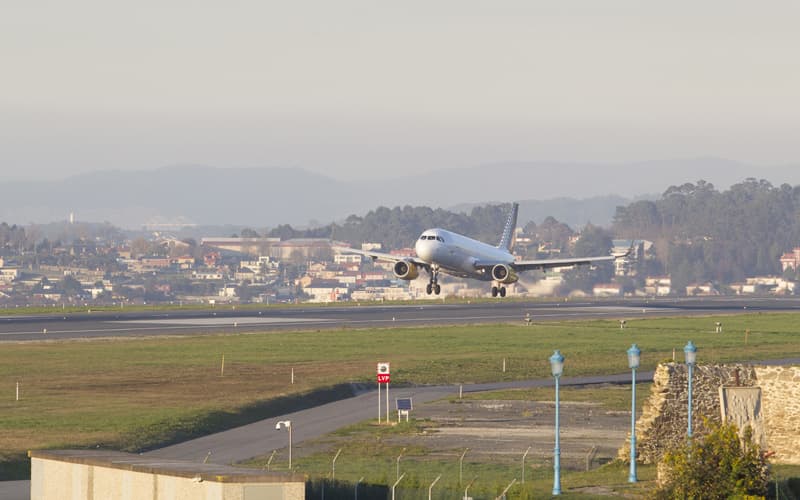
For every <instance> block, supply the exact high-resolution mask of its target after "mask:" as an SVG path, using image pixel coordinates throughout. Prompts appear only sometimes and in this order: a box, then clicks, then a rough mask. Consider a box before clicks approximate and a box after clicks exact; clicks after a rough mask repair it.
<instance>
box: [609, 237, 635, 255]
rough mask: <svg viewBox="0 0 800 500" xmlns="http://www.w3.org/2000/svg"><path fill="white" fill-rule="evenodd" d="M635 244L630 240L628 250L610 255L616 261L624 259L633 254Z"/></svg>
mask: <svg viewBox="0 0 800 500" xmlns="http://www.w3.org/2000/svg"><path fill="white" fill-rule="evenodd" d="M636 244H637V241H636V240H631V247H630V248H629V249H627V250H625V251H624V252H622V253H612V254H611V255H612V256H613V257H614V258H617V259H622V258H624V257H627V256H629V255H630V254H632V253H633V249H634V248H636Z"/></svg>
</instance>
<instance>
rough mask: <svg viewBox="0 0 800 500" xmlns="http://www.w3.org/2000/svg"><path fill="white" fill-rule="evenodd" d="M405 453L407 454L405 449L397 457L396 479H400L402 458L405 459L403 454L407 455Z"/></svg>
mask: <svg viewBox="0 0 800 500" xmlns="http://www.w3.org/2000/svg"><path fill="white" fill-rule="evenodd" d="M405 452H406V449H405V448H403V449H402V450H400V454H399V455H397V475H396V476H395V479H400V458H402V457H403V453H405Z"/></svg>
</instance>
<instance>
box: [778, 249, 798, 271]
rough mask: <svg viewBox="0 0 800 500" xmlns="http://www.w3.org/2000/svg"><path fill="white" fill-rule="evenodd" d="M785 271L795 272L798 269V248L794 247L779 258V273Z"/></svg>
mask: <svg viewBox="0 0 800 500" xmlns="http://www.w3.org/2000/svg"><path fill="white" fill-rule="evenodd" d="M787 269H794V270H795V271H797V270H798V269H800V247H796V248H795V249H794V250H792V251H791V252H789V253H785V254H783V255H782V256H781V271H784V272H785V271H786V270H787Z"/></svg>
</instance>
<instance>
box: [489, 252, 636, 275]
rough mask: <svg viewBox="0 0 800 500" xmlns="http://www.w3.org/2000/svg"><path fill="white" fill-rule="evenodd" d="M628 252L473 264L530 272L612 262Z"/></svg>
mask: <svg viewBox="0 0 800 500" xmlns="http://www.w3.org/2000/svg"><path fill="white" fill-rule="evenodd" d="M629 253H630V252H625V253H624V254H615V255H605V256H602V257H569V258H566V259H535V260H517V261H514V262H511V263H505V262H492V261H477V262H475V264H474V265H475V268H476V269H491V268H492V267H494V266H496V265H497V264H508V265H510V266H511V267H512V268H513V269H514V270H515V271H532V270H534V269H540V270H544V269H550V268H553V267H567V266H580V265H586V264H596V263H599V262H613V261H615V260H617V259H620V258H622V257H626V256H627V255H628V254H629Z"/></svg>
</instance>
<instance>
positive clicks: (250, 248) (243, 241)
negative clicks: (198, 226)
mask: <svg viewBox="0 0 800 500" xmlns="http://www.w3.org/2000/svg"><path fill="white" fill-rule="evenodd" d="M280 241H281V239H280V238H202V239H201V240H200V244H201V245H202V246H204V247H211V248H218V249H220V250H228V251H231V252H238V253H244V254H248V255H263V254H265V253H267V252H268V250H269V249H270V248H272V246H273V245H276V244H278V243H280Z"/></svg>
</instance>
